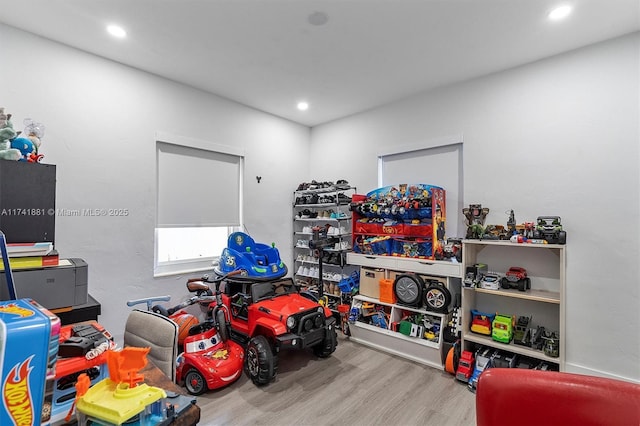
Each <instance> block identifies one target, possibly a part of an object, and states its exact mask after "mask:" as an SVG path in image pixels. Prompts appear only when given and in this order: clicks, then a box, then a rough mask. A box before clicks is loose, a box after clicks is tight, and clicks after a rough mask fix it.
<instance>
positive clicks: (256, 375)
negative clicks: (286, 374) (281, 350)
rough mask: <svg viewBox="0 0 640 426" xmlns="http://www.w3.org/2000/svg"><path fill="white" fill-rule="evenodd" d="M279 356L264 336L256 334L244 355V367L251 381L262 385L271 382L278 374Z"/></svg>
mask: <svg viewBox="0 0 640 426" xmlns="http://www.w3.org/2000/svg"><path fill="white" fill-rule="evenodd" d="M277 368H278V358H277V356H275V355H274V354H273V352H272V351H271V346H270V345H269V342H268V341H267V338H266V337H264V336H255V337H252V338H251V340H249V344H248V345H247V351H246V353H245V357H244V369H245V372H246V373H247V376H249V378H250V379H251V381H252V382H253V383H254V384H256V385H258V386H260V385H266V384H267V383H269V382H271V381H272V380H273V378H274V377H275V376H276V371H277Z"/></svg>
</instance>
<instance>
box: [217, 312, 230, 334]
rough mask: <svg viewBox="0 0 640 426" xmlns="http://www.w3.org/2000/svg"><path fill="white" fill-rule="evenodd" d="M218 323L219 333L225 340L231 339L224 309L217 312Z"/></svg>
mask: <svg viewBox="0 0 640 426" xmlns="http://www.w3.org/2000/svg"><path fill="white" fill-rule="evenodd" d="M216 324H218V334H220V338H221V339H222V341H223V342H226V341H227V340H229V329H228V328H227V320H226V318H225V317H224V311H223V310H219V311H218V312H216Z"/></svg>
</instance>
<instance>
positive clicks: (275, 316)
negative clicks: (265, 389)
mask: <svg viewBox="0 0 640 426" xmlns="http://www.w3.org/2000/svg"><path fill="white" fill-rule="evenodd" d="M203 280H204V281H205V282H211V281H209V278H208V277H203ZM214 281H218V283H217V284H216V290H215V291H214V294H215V295H216V297H215V299H216V301H215V302H213V303H212V304H211V312H212V314H211V315H212V318H214V319H216V322H217V323H218V324H219V325H218V330H219V331H220V335H221V336H223V335H224V334H225V333H226V334H228V335H229V336H230V337H231V338H233V339H234V340H235V341H237V342H239V343H241V344H243V345H246V356H245V362H244V369H245V372H246V373H247V376H249V378H250V379H251V381H253V383H254V384H256V385H265V384H267V383H269V382H271V381H272V380H274V379H275V376H276V373H277V371H278V353H279V352H280V351H281V350H283V349H296V350H298V349H307V348H312V349H313V352H314V354H315V355H316V356H318V357H320V358H326V357H328V356H330V355H331V354H332V353H333V352H334V351H335V349H336V346H337V344H338V342H337V334H336V319H335V318H334V317H333V314H332V312H331V310H330V309H329V308H327V307H326V306H321V305H319V304H318V302H317V300H313V299H312V298H311V297H310V296H308V295H306V294H304V293H301V292H300V291H299V289H298V287H297V286H296V285H295V284H294V283H293V281H292V280H291V279H290V278H284V279H280V280H277V281H261V282H251V281H250V280H247V279H246V277H242V275H239V276H238V277H237V279H236V277H233V278H232V279H228V280H225V288H224V292H220V290H219V286H220V283H219V280H214ZM229 314H230V315H229ZM223 320H227V323H226V326H223V325H222V321H223ZM223 330H225V331H223ZM223 339H224V336H223Z"/></svg>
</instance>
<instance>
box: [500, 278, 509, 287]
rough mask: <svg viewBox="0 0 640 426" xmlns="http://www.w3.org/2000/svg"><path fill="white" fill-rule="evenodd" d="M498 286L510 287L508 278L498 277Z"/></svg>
mask: <svg viewBox="0 0 640 426" xmlns="http://www.w3.org/2000/svg"><path fill="white" fill-rule="evenodd" d="M500 287H502V288H510V285H509V280H508V279H506V278H505V277H502V278H500Z"/></svg>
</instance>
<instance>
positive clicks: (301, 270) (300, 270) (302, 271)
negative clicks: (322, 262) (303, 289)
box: [297, 265, 304, 275]
mask: <svg viewBox="0 0 640 426" xmlns="http://www.w3.org/2000/svg"><path fill="white" fill-rule="evenodd" d="M303 273H304V266H303V265H300V267H299V268H298V272H297V274H298V275H302V274H303Z"/></svg>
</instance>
